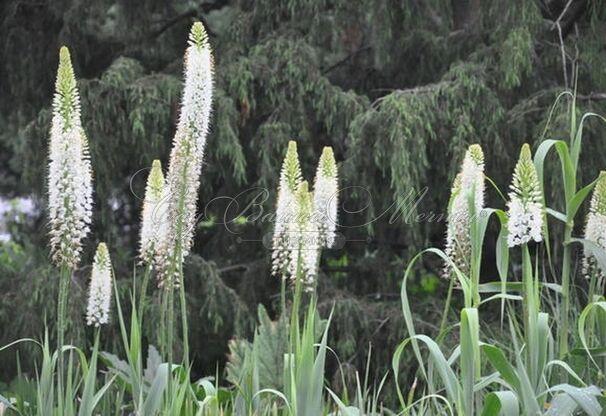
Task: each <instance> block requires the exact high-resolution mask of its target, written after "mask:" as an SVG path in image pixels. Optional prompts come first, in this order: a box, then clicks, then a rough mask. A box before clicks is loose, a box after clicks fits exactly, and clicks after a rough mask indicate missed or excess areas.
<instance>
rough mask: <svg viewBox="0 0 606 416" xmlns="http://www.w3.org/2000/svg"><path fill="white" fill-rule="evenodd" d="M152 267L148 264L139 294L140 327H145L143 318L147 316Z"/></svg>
mask: <svg viewBox="0 0 606 416" xmlns="http://www.w3.org/2000/svg"><path fill="white" fill-rule="evenodd" d="M151 270H152V266H151V264H148V265H147V266H146V267H145V274H144V275H143V283H142V284H141V293H139V309H138V311H137V313H138V315H139V325H141V326H143V316H144V315H145V313H144V312H145V311H144V309H145V305H146V303H147V286H148V285H149V277H150V275H151Z"/></svg>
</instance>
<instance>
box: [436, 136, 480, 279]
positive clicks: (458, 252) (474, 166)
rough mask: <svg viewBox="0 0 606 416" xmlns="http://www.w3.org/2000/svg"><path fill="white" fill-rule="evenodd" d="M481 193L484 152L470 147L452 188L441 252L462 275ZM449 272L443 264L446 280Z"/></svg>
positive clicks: (466, 267) (469, 251)
mask: <svg viewBox="0 0 606 416" xmlns="http://www.w3.org/2000/svg"><path fill="white" fill-rule="evenodd" d="M484 192H485V182H484V153H483V152H482V148H481V147H480V145H478V144H473V145H471V146H469V148H468V149H467V152H466V153H465V158H464V159H463V164H462V166H461V171H460V173H459V174H458V175H457V177H456V178H455V180H454V183H453V186H452V190H451V196H450V203H449V209H448V228H447V234H446V250H445V251H446V255H447V256H448V257H450V259H451V260H452V262H453V263H454V264H455V265H456V266H457V268H458V269H459V270H461V271H462V272H463V273H466V274H467V273H469V267H470V261H469V259H470V256H471V234H470V228H471V221H472V220H474V217H475V216H477V215H479V213H480V211H481V210H482V209H483V208H484ZM471 208H473V211H474V212H473V213H472V212H471ZM450 272H451V268H450V266H448V265H446V267H445V269H444V277H446V278H448V277H449V276H450Z"/></svg>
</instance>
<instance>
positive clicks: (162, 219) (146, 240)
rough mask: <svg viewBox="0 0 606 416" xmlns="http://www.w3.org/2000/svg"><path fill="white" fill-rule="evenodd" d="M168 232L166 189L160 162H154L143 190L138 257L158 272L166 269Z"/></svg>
mask: <svg viewBox="0 0 606 416" xmlns="http://www.w3.org/2000/svg"><path fill="white" fill-rule="evenodd" d="M168 231H169V216H168V187H167V186H166V182H165V180H164V175H163V174H162V165H161V163H160V161H159V160H154V161H153V163H152V168H151V171H150V172H149V176H148V177H147V186H146V188H145V200H144V201H143V213H142V218H141V243H140V249H139V256H140V257H141V260H142V261H143V262H144V263H145V264H148V265H151V266H153V267H155V268H156V270H158V271H162V270H164V269H165V267H166V265H165V262H166V242H167V240H168Z"/></svg>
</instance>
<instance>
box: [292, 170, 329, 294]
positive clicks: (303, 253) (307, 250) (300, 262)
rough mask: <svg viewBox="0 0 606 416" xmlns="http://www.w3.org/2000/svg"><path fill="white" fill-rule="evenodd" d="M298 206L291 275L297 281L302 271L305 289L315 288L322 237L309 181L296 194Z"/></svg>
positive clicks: (303, 183) (302, 184)
mask: <svg viewBox="0 0 606 416" xmlns="http://www.w3.org/2000/svg"><path fill="white" fill-rule="evenodd" d="M295 200H296V206H297V218H296V231H295V238H294V241H293V242H294V246H293V247H292V248H291V250H290V252H289V255H290V261H289V267H290V270H289V271H288V273H289V277H290V278H291V280H292V281H293V283H295V279H296V276H297V272H300V275H301V279H302V283H303V286H304V287H305V290H308V291H310V290H313V287H314V283H315V280H316V276H317V274H318V261H319V259H320V247H321V246H320V238H319V230H318V223H317V222H316V221H315V219H314V216H313V204H312V200H313V195H312V194H311V192H309V187H308V185H307V181H303V182H301V184H300V185H299V188H298V189H297V193H296V195H295Z"/></svg>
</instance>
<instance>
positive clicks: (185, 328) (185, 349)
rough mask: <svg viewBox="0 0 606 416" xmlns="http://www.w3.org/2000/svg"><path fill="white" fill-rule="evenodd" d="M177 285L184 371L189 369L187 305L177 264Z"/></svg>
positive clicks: (180, 267) (183, 285) (180, 265)
mask: <svg viewBox="0 0 606 416" xmlns="http://www.w3.org/2000/svg"><path fill="white" fill-rule="evenodd" d="M179 280H180V282H181V284H180V285H179V294H180V303H181V326H182V329H183V362H184V364H185V369H186V370H187V369H189V339H188V338H189V337H188V333H189V331H188V326H187V303H186V299H185V278H184V276H183V263H180V264H179Z"/></svg>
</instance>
